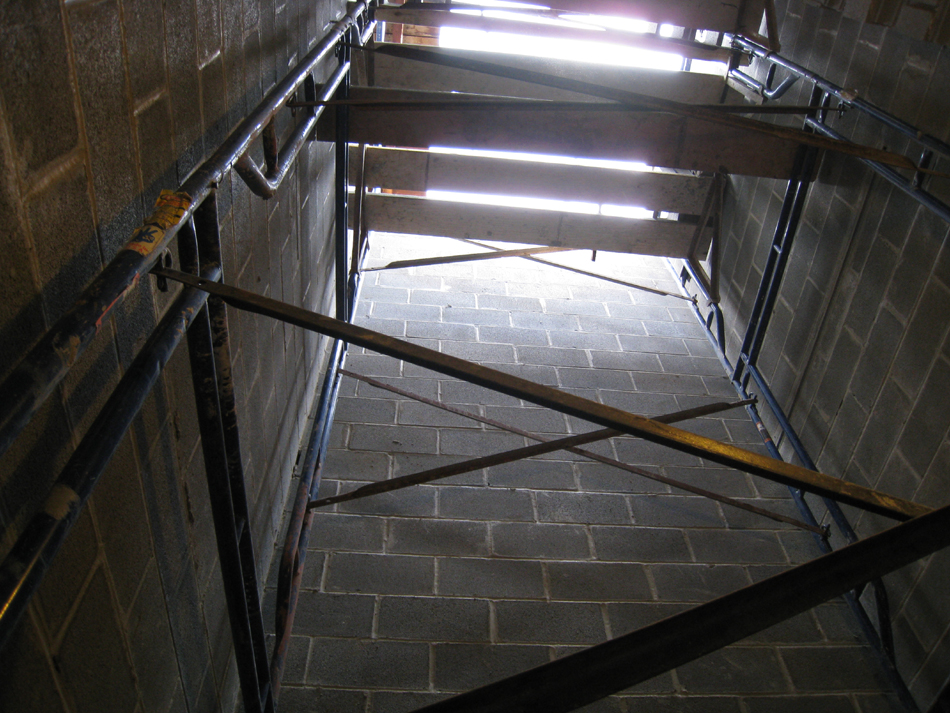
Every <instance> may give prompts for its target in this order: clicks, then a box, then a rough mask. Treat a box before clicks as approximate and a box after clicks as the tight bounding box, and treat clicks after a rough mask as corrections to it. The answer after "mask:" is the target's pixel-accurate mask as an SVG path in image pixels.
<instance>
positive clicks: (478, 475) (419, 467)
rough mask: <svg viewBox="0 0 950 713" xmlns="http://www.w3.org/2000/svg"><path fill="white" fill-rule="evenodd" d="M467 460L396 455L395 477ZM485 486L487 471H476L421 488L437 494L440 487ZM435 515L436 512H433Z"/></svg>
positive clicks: (394, 459) (408, 454) (463, 458)
mask: <svg viewBox="0 0 950 713" xmlns="http://www.w3.org/2000/svg"><path fill="white" fill-rule="evenodd" d="M463 460H467V458H465V457H463V456H444V455H440V456H432V455H417V454H412V453H406V454H396V455H395V456H393V476H394V477H399V476H403V475H409V474H411V473H419V472H421V471H424V470H431V469H432V468H440V467H442V466H444V465H449V464H450V463H456V462H459V461H463ZM484 484H485V471H484V470H475V471H471V472H469V473H463V474H462V475H453V476H452V477H451V478H446V479H444V480H440V481H437V484H436V485H431V486H427V485H423V486H419V487H421V489H423V490H431V491H432V492H433V493H435V491H436V489H437V488H438V487H440V486H443V485H445V486H462V485H484ZM433 514H434V512H433Z"/></svg>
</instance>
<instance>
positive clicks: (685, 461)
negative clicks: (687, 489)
mask: <svg viewBox="0 0 950 713" xmlns="http://www.w3.org/2000/svg"><path fill="white" fill-rule="evenodd" d="M613 444H614V450H615V451H616V453H617V460H620V461H623V462H624V463H629V464H630V465H646V466H660V465H662V466H668V465H674V466H691V467H698V466H699V465H701V463H702V461H701V460H700V459H699V458H697V457H696V456H693V455H689V454H688V453H684V452H683V451H678V450H674V449H673V448H669V447H667V446H661V445H659V444H656V443H650V442H649V441H644V440H641V439H632V438H616V439H614V441H613Z"/></svg>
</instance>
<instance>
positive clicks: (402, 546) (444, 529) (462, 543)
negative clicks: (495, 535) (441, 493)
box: [389, 519, 489, 557]
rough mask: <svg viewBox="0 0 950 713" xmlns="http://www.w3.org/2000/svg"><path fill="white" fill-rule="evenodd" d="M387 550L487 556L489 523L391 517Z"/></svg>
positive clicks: (410, 552)
mask: <svg viewBox="0 0 950 713" xmlns="http://www.w3.org/2000/svg"><path fill="white" fill-rule="evenodd" d="M389 551H390V552H401V553H409V554H433V555H435V554H444V555H458V556H470V557H471V556H479V555H487V554H488V551H489V548H488V525H487V524H486V523H483V522H471V521H454V520H408V519H406V520H394V521H392V523H390V532H389Z"/></svg>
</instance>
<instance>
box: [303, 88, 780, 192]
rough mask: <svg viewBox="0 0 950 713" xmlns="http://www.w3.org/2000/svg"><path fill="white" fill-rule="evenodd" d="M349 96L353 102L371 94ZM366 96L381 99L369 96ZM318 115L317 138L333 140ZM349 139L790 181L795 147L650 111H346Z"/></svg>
mask: <svg viewBox="0 0 950 713" xmlns="http://www.w3.org/2000/svg"><path fill="white" fill-rule="evenodd" d="M366 91H367V90H365V89H364V90H360V91H357V89H356V88H354V90H353V95H354V98H355V99H356V98H364V97H366V96H369V95H368V94H366ZM373 91H374V93H373V94H372V96H375V97H380V96H385V95H384V94H383V93H382V90H373ZM333 114H334V112H324V113H323V116H322V117H321V119H320V123H319V124H318V138H320V139H321V140H324V141H331V140H333V136H334V134H333V130H332V126H333ZM349 138H350V141H351V142H353V143H366V144H376V145H383V146H404V147H411V148H428V147H430V146H446V147H455V148H466V149H493V150H498V151H519V152H525V153H541V154H552V155H558V156H576V157H583V158H599V159H618V160H628V161H642V162H644V163H646V164H648V165H650V166H662V167H665V168H684V169H689V170H698V171H706V172H709V173H716V172H725V173H736V174H743V175H749V176H760V177H765V178H785V179H787V178H789V177H790V176H791V170H792V165H793V163H794V158H795V150H796V148H797V146H798V142H797V141H794V140H792V139H789V138H784V137H777V136H774V135H771V134H767V133H761V132H758V131H755V130H753V129H749V128H745V127H740V126H729V125H725V124H718V123H713V122H710V121H705V120H703V119H699V118H694V117H684V116H677V115H675V114H667V113H663V112H656V111H652V112H651V111H646V112H640V111H617V110H616V109H615V108H612V107H609V108H605V109H603V110H600V109H557V110H545V111H537V110H533V109H530V108H525V109H521V108H510V109H492V110H489V109H465V110H460V109H393V108H392V107H387V108H385V109H374V108H371V107H361V106H353V107H351V108H350V135H349Z"/></svg>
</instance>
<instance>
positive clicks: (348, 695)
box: [280, 644, 367, 713]
mask: <svg viewBox="0 0 950 713" xmlns="http://www.w3.org/2000/svg"><path fill="white" fill-rule="evenodd" d="M318 645H319V644H318ZM366 698H367V694H366V693H364V692H363V691H349V690H346V689H339V688H313V687H300V686H286V685H285V686H281V688H280V710H281V713H308V712H309V711H312V710H314V707H316V708H317V710H328V711H358V710H363V709H364V708H365V706H366Z"/></svg>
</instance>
